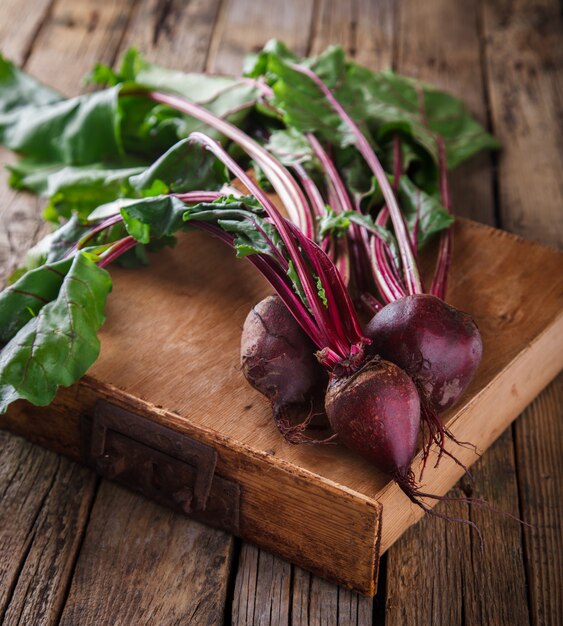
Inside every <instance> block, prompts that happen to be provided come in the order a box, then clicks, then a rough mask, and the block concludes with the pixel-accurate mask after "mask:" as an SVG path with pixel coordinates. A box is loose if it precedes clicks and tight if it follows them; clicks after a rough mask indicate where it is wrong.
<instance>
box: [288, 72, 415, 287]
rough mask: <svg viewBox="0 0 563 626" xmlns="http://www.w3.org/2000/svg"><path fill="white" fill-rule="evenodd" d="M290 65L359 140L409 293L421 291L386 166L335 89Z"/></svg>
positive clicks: (359, 147)
mask: <svg viewBox="0 0 563 626" xmlns="http://www.w3.org/2000/svg"><path fill="white" fill-rule="evenodd" d="M291 67H292V68H293V69H294V70H296V71H297V72H300V73H301V74H304V75H305V76H308V77H309V78H310V79H311V80H312V81H313V82H314V83H315V84H316V85H317V86H318V87H319V89H320V90H321V91H322V92H323V94H324V95H325V97H326V98H327V100H328V101H329V102H330V104H331V106H332V107H333V109H334V110H335V111H336V112H337V113H338V115H339V116H340V118H341V119H342V120H343V121H344V122H345V123H346V124H347V125H348V126H349V128H350V130H351V131H352V133H353V134H354V137H355V140H356V146H357V147H358V150H359V151H360V152H361V154H362V156H363V157H364V159H365V160H366V162H367V164H368V165H369V167H370V169H371V170H372V172H373V174H374V175H375V177H376V178H377V181H378V183H379V186H380V187H381V191H382V193H383V197H384V198H385V202H386V204H387V207H388V209H389V214H390V216H391V221H392V222H393V228H394V229H395V235H396V237H397V243H398V244H399V251H400V254H401V261H402V264H403V271H404V274H405V280H406V284H407V289H408V291H409V293H411V294H413V293H422V283H421V280H420V272H419V269H418V265H417V263H416V258H415V256H414V251H413V249H412V242H411V239H410V236H409V234H408V230H407V225H406V223H405V219H404V216H403V214H402V212H401V209H400V208H399V205H398V204H397V199H396V198H395V194H394V193H393V189H391V185H390V184H389V181H388V179H387V174H386V173H385V171H384V169H383V166H382V165H381V163H380V161H379V159H378V158H377V156H376V154H375V152H374V151H373V149H372V147H371V146H370V144H369V142H368V140H367V139H366V137H365V136H364V135H363V133H362V132H361V130H360V129H359V128H358V126H357V124H356V123H355V122H354V120H353V119H352V118H351V117H350V115H349V114H348V113H347V112H346V110H345V109H344V107H343V106H342V105H341V104H340V102H338V100H337V99H336V98H335V97H334V94H333V93H332V91H331V90H330V89H329V88H328V87H327V86H326V85H325V84H324V83H323V81H322V80H321V79H320V78H319V77H318V76H317V75H316V74H315V73H314V72H313V71H312V70H311V69H309V68H308V67H304V66H302V65H296V64H293V65H291Z"/></svg>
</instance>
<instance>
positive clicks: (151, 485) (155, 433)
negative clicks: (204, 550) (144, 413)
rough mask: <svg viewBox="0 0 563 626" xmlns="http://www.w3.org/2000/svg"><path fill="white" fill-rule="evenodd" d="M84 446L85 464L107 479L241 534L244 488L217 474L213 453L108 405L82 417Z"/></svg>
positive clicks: (199, 518) (135, 415)
mask: <svg viewBox="0 0 563 626" xmlns="http://www.w3.org/2000/svg"><path fill="white" fill-rule="evenodd" d="M81 446H82V459H83V461H84V462H85V463H86V464H87V465H89V466H90V467H92V468H93V469H95V470H96V471H97V472H98V473H99V474H101V475H102V476H104V477H105V478H107V479H109V480H114V481H116V482H118V483H120V484H122V485H124V486H126V487H128V488H130V489H132V490H134V491H138V492H140V493H142V494H144V495H145V496H147V497H148V498H151V499H152V500H156V501H157V502H159V503H160V504H163V505H164V506H168V507H170V508H172V509H175V510H178V511H181V512H183V513H185V514H186V515H189V516H190V517H194V518H195V519H198V520H200V521H202V522H205V523H207V524H210V525H211V526H216V527H218V528H223V529H224V530H228V531H230V532H232V533H235V534H237V533H238V532H239V525H240V498H241V487H240V485H239V484H238V483H235V482H233V481H231V480H227V479H226V478H223V477H221V476H218V475H217V474H216V473H215V468H216V464H217V452H216V450H215V449H214V448H213V447H211V446H209V445H207V444H204V443H201V442H200V441H195V440H194V439H191V438H190V437H188V436H187V435H185V434H183V433H180V432H177V431H175V430H172V429H171V428H168V427H166V426H162V425H160V424H155V423H154V422H152V421H150V420H148V419H146V418H144V417H141V416H140V415H137V414H136V413H133V412H131V411H127V410H125V409H122V408H121V407H118V406H116V405H114V404H112V403H110V402H107V401H105V400H98V402H97V403H96V405H95V408H94V413H93V415H92V417H89V416H82V419H81Z"/></svg>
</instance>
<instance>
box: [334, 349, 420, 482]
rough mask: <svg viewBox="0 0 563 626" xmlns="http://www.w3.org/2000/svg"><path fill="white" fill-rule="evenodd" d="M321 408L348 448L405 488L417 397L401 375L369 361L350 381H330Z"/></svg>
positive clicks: (413, 443)
mask: <svg viewBox="0 0 563 626" xmlns="http://www.w3.org/2000/svg"><path fill="white" fill-rule="evenodd" d="M325 408H326V413H327V416H328V419H329V421H330V424H331V426H332V428H333V430H334V432H335V433H336V434H337V435H338V437H339V438H340V439H341V440H342V442H343V443H344V444H345V445H346V446H348V447H349V448H351V449H352V450H355V451H356V452H359V453H360V454H361V455H362V456H364V457H366V458H367V459H368V460H369V461H371V462H372V463H373V464H374V465H375V466H376V467H377V468H378V469H380V470H381V471H383V472H385V473H387V474H389V475H390V476H392V477H393V478H395V479H396V480H397V479H398V482H400V483H404V481H405V480H406V477H407V475H408V473H409V467H410V464H411V461H412V459H413V457H414V455H415V452H416V444H417V438H418V434H419V429H420V401H419V397H418V392H417V390H416V387H415V385H414V384H413V382H412V380H411V379H410V378H409V377H408V376H407V375H406V374H405V372H403V371H402V370H401V369H400V368H399V367H397V366H396V365H394V364H393V363H390V362H389V361H384V360H382V359H373V360H372V361H371V362H370V363H368V364H367V365H366V366H365V367H363V368H362V369H360V370H359V371H357V372H355V373H354V374H351V375H350V376H348V377H343V378H341V377H335V376H332V377H331V379H330V383H329V386H328V389H327V393H326V397H325Z"/></svg>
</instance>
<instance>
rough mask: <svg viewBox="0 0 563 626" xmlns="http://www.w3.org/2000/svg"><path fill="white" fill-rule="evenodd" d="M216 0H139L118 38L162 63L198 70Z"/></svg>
mask: <svg viewBox="0 0 563 626" xmlns="http://www.w3.org/2000/svg"><path fill="white" fill-rule="evenodd" d="M220 4H221V2H220V0H190V2H184V1H182V0H171V1H169V0H142V1H141V2H139V3H138V4H137V6H136V7H135V9H134V12H133V14H132V17H131V21H130V24H129V27H128V29H127V33H126V35H125V38H124V40H123V42H122V45H121V49H122V51H123V50H125V49H126V48H128V47H129V46H134V47H135V48H137V49H139V50H140V51H141V52H142V53H143V54H144V55H146V56H147V58H148V59H150V60H151V61H154V62H155V63H160V64H161V65H164V66H166V67H172V68H175V69H179V70H185V71H192V72H196V71H202V70H203V68H204V67H205V63H206V59H207V56H208V53H209V45H210V40H211V35H212V33H213V29H214V26H215V22H216V20H217V16H218V12H219V7H220Z"/></svg>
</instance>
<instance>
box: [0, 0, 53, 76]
mask: <svg viewBox="0 0 563 626" xmlns="http://www.w3.org/2000/svg"><path fill="white" fill-rule="evenodd" d="M53 3H54V0H36V1H35V2H31V1H30V0H26V1H22V0H3V1H2V20H1V21H0V46H1V51H2V55H3V56H5V57H6V58H7V59H10V61H13V62H14V63H16V64H17V65H18V66H21V65H23V64H24V63H25V61H26V60H27V57H28V56H29V53H30V51H31V49H32V47H33V44H34V40H35V35H36V34H37V33H38V32H39V31H40V30H41V28H42V26H43V25H44V23H45V21H46V19H47V18H48V16H49V11H50V9H51V6H52V5H53ZM16 25H17V27H16Z"/></svg>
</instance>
